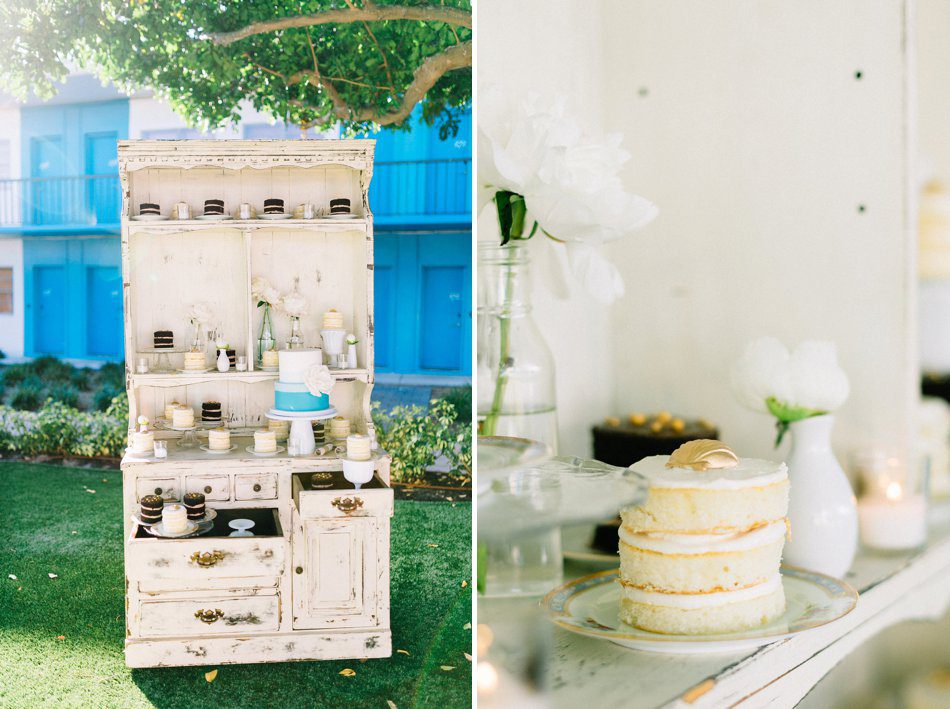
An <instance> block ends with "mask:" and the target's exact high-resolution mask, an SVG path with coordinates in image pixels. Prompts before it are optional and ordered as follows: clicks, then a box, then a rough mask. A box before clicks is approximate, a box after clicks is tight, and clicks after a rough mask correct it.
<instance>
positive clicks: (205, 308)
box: [188, 303, 211, 323]
mask: <svg viewBox="0 0 950 709" xmlns="http://www.w3.org/2000/svg"><path fill="white" fill-rule="evenodd" d="M188 319H189V320H191V322H193V323H206V322H209V321H210V320H211V306H209V305H208V304H207V303H195V304H194V305H193V306H191V311H190V312H189V313H188Z"/></svg>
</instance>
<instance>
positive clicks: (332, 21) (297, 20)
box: [208, 3, 472, 46]
mask: <svg viewBox="0 0 950 709" xmlns="http://www.w3.org/2000/svg"><path fill="white" fill-rule="evenodd" d="M386 20H416V21H418V22H444V23H445V24H447V25H456V26H458V27H466V28H468V29H471V28H472V13H470V12H466V11H465V10H460V9H458V8H454V7H442V6H439V5H413V6H400V5H382V6H380V5H375V4H373V3H366V4H365V5H364V6H363V7H346V8H340V9H336V10H325V11H323V12H317V13H315V14H313V15H298V16H295V17H281V18H279V19H276V20H268V21H266V22H254V23H252V24H250V25H247V26H246V27H242V28H241V29H239V30H234V31H233V32H214V33H211V34H210V35H208V37H209V38H210V39H211V41H212V42H213V43H214V44H216V45H218V46H226V45H228V44H233V43H234V42H237V41H239V40H242V39H245V38H246V37H252V36H254V35H258V34H266V33H268V32H274V31H276V30H286V29H291V28H294V27H316V26H317V25H345V24H350V23H352V22H383V21H386Z"/></svg>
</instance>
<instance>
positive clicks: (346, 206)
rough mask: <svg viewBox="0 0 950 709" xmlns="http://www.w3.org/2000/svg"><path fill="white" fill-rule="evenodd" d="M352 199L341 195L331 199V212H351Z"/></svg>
mask: <svg viewBox="0 0 950 709" xmlns="http://www.w3.org/2000/svg"><path fill="white" fill-rule="evenodd" d="M349 213H350V200H348V199H347V198H346V197H339V198H337V199H331V200H330V214H349Z"/></svg>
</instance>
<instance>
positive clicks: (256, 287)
mask: <svg viewBox="0 0 950 709" xmlns="http://www.w3.org/2000/svg"><path fill="white" fill-rule="evenodd" d="M270 287H271V285H270V282H269V281H268V280H267V279H266V278H264V277H263V276H254V278H252V279H251V295H252V296H254V297H255V298H260V297H261V296H262V295H264V291H266V290H268V289H269V288H270Z"/></svg>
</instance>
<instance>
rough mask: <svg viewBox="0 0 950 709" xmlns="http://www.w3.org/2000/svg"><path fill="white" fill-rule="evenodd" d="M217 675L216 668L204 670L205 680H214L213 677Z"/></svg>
mask: <svg viewBox="0 0 950 709" xmlns="http://www.w3.org/2000/svg"><path fill="white" fill-rule="evenodd" d="M217 676H218V671H217V670H211V672H205V681H206V682H214V679H215V677H217Z"/></svg>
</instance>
